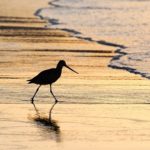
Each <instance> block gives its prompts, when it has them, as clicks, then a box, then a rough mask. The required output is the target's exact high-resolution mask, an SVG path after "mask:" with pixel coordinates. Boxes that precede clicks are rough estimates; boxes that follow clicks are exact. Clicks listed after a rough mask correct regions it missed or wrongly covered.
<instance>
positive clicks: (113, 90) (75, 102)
mask: <svg viewBox="0 0 150 150" xmlns="http://www.w3.org/2000/svg"><path fill="white" fill-rule="evenodd" d="M48 1H49V0H37V1H36V2H35V0H26V1H19V0H11V1H8V0H5V1H0V8H1V9H0V56H1V60H0V89H1V90H0V96H1V99H0V121H1V124H0V149H1V150H9V149H12V150H17V149H25V150H26V149H30V150H32V149H33V150H34V149H35V150H38V149H45V150H46V149H49V148H51V149H53V150H59V149H61V150H70V149H82V150H84V149H86V150H88V149H95V150H99V149H103V150H113V149H115V150H124V149H136V150H147V149H149V148H150V144H149V143H150V135H149V131H150V119H149V113H150V109H149V105H148V104H147V103H149V100H150V95H149V91H150V82H149V80H147V79H145V78H142V77H140V76H139V75H135V74H131V73H129V72H127V71H123V70H116V69H112V68H110V67H108V65H109V62H110V61H111V59H112V58H113V56H115V55H117V54H116V53H115V51H116V47H110V46H107V45H100V44H97V43H94V42H89V41H85V40H81V39H78V38H75V37H73V36H72V35H71V34H70V33H68V32H65V31H62V30H58V29H51V28H46V27H45V26H46V23H47V22H46V21H44V20H41V19H39V18H38V17H36V16H34V13H35V12H36V11H37V10H38V9H39V8H43V7H47V6H48ZM61 59H64V60H66V62H67V63H68V64H69V65H70V66H71V67H72V68H73V69H75V70H77V71H78V72H79V75H76V74H73V73H72V72H70V71H68V70H67V69H64V70H63V74H62V77H61V79H60V80H59V81H58V82H56V83H55V85H54V92H55V94H56V96H57V97H58V99H60V100H62V101H64V103H58V104H57V105H56V107H55V109H54V111H53V115H52V116H53V119H54V120H55V121H56V124H57V125H58V126H59V128H58V129H57V130H55V129H53V128H51V127H49V126H45V125H44V124H42V123H41V122H37V121H35V118H36V117H37V116H36V115H35V111H34V108H33V106H32V105H31V104H30V98H31V96H32V95H33V93H34V91H35V89H36V88H37V86H36V85H28V84H27V82H26V80H28V79H30V78H31V77H33V76H35V75H36V74H37V73H38V72H40V71H41V70H44V69H47V68H50V67H54V66H55V65H56V64H57V62H58V61H59V60H61ZM53 101H54V100H53V99H52V97H51V96H50V94H49V86H44V87H42V88H41V89H40V92H39V94H38V95H37V97H36V104H37V107H38V109H39V111H40V116H46V117H48V112H49V108H50V106H51V105H52V103H53ZM99 101H100V102H99Z"/></svg>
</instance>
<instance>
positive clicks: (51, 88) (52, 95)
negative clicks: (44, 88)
mask: <svg viewBox="0 0 150 150" xmlns="http://www.w3.org/2000/svg"><path fill="white" fill-rule="evenodd" d="M50 92H51V94H52V96H53V97H54V99H55V102H56V103H57V102H58V100H57V99H56V97H55V95H54V94H53V91H52V86H51V85H50Z"/></svg>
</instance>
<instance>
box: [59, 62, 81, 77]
mask: <svg viewBox="0 0 150 150" xmlns="http://www.w3.org/2000/svg"><path fill="white" fill-rule="evenodd" d="M57 66H60V67H63V66H64V67H66V68H68V69H70V70H71V71H73V72H75V73H77V74H79V73H78V72H76V71H75V70H73V69H72V68H70V67H69V66H68V65H67V64H66V62H65V61H64V60H60V61H59V63H58V65H57Z"/></svg>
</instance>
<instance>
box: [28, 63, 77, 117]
mask: <svg viewBox="0 0 150 150" xmlns="http://www.w3.org/2000/svg"><path fill="white" fill-rule="evenodd" d="M64 66H65V67H67V68H68V69H70V70H72V71H73V72H75V73H77V72H76V71H74V70H73V69H71V68H70V67H69V66H67V65H66V62H65V61H64V60H60V61H59V62H58V64H57V66H56V68H52V69H47V70H44V71H41V72H40V73H39V74H38V75H36V76H35V77H33V78H32V79H30V80H28V83H29V84H30V83H34V84H38V85H39V87H38V88H37V90H36V91H35V93H34V95H33V97H32V98H31V102H32V104H33V105H34V97H35V95H36V93H37V92H38V90H39V88H40V87H41V85H47V84H49V85H50V93H51V94H52V96H53V97H54V99H55V104H56V103H57V102H58V101H57V99H56V97H55V96H54V94H53V92H52V86H51V85H52V83H54V82H56V81H57V80H58V79H59V78H60V76H61V73H62V68H63V67H64ZM55 104H54V105H55ZM54 105H53V106H52V108H51V110H50V114H51V111H52V109H53V107H54ZM34 107H35V105H34ZM50 118H51V117H50ZM50 120H51V119H50Z"/></svg>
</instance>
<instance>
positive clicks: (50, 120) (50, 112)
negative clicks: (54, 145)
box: [49, 85, 58, 123]
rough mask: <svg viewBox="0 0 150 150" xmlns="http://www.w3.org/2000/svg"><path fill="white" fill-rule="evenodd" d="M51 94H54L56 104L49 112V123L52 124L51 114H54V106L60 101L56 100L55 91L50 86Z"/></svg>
mask: <svg viewBox="0 0 150 150" xmlns="http://www.w3.org/2000/svg"><path fill="white" fill-rule="evenodd" d="M50 93H51V94H52V96H53V97H54V99H55V103H54V104H53V105H52V107H51V109H50V110H49V122H50V123H52V119H51V118H52V117H51V114H52V110H53V108H54V106H55V105H56V104H57V102H58V100H57V99H56V97H55V95H54V94H53V91H52V87H51V85H50Z"/></svg>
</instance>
